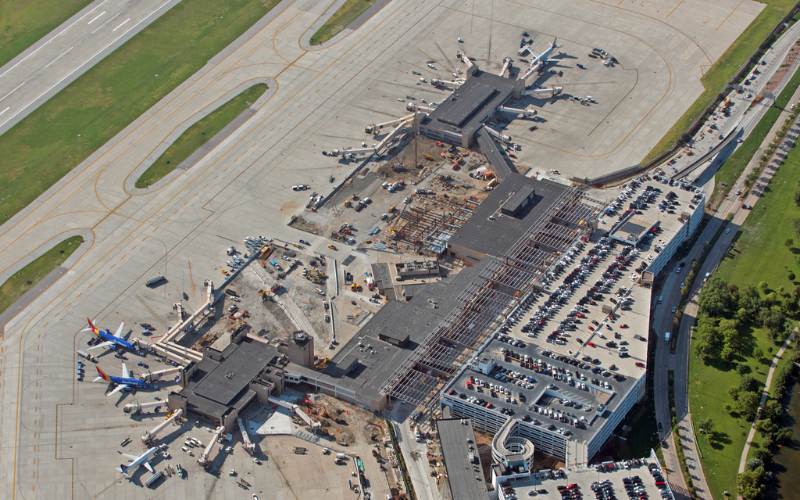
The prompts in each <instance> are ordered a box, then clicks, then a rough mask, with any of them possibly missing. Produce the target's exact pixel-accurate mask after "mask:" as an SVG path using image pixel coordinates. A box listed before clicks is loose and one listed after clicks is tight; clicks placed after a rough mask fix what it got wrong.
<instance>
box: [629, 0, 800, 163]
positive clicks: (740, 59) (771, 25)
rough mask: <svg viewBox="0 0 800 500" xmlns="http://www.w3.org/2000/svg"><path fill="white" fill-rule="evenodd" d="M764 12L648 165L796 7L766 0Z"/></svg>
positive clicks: (791, 0)
mask: <svg viewBox="0 0 800 500" xmlns="http://www.w3.org/2000/svg"><path fill="white" fill-rule="evenodd" d="M762 3H764V4H766V5H765V7H764V10H762V11H761V13H760V14H759V15H758V17H756V18H755V19H754V20H753V22H752V23H750V26H748V27H747V29H746V30H745V31H744V33H742V34H741V35H740V36H739V38H737V39H736V41H735V42H733V44H732V45H731V46H730V47H729V48H728V50H726V51H725V53H723V54H722V56H720V58H719V59H718V60H717V62H715V63H714V64H713V65H711V67H710V68H709V69H708V71H706V72H705V74H704V75H703V77H702V79H701V81H702V83H703V87H704V89H705V90H704V91H703V93H702V94H700V97H698V98H697V99H696V100H695V101H694V103H692V105H691V106H690V107H689V109H688V110H686V112H685V113H684V114H683V116H681V117H680V118H679V119H678V121H677V122H675V124H674V125H673V126H672V128H670V129H669V131H668V132H667V133H666V135H664V137H662V138H661V140H660V141H659V142H658V144H656V145H655V147H653V149H651V150H650V152H649V153H648V154H647V156H645V158H644V159H643V160H642V164H646V163H647V162H649V161H652V160H654V159H656V158H658V157H659V156H660V155H661V154H663V153H665V152H666V151H668V150H669V149H670V148H671V147H672V146H673V145H674V144H675V143H677V142H678V140H679V139H680V138H681V136H682V135H683V134H685V133H686V131H687V130H688V129H689V127H690V126H691V125H692V124H693V123H694V122H695V121H696V120H697V119H698V118H699V117H700V116H702V114H703V113H704V112H705V110H706V109H707V108H708V107H709V106H710V105H711V104H712V103H713V102H714V100H715V99H716V98H717V96H719V94H720V93H721V92H723V91H724V90H725V88H726V87H727V85H728V83H729V82H730V81H731V79H732V78H733V77H734V76H735V75H736V73H737V72H739V70H740V69H742V67H743V66H744V65H745V63H746V62H747V61H748V59H750V58H751V57H752V56H753V54H755V53H756V51H757V50H758V48H759V46H760V45H761V44H762V43H764V41H765V40H766V39H767V36H768V35H769V34H770V33H771V32H772V30H774V29H775V27H776V26H777V25H778V23H779V22H780V21H781V19H783V18H784V17H786V16H787V15H788V14H789V13H790V12H791V11H792V9H793V8H794V7H795V5H796V4H797V1H796V0H763V1H762Z"/></svg>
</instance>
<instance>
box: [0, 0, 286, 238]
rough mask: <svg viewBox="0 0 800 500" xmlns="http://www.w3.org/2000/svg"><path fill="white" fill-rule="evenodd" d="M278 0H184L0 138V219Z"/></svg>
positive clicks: (136, 113)
mask: <svg viewBox="0 0 800 500" xmlns="http://www.w3.org/2000/svg"><path fill="white" fill-rule="evenodd" d="M277 3H278V0H228V1H225V2H219V1H216V0H183V1H182V2H181V3H179V4H178V5H176V6H175V7H173V8H172V9H171V10H170V11H169V12H167V13H165V14H164V15H163V16H162V17H161V18H159V19H158V20H156V21H155V22H154V23H153V24H151V25H150V26H148V27H147V28H145V29H144V30H143V31H142V32H141V33H139V34H138V35H136V36H135V37H134V38H132V39H131V40H129V41H128V42H127V43H125V44H124V45H123V46H122V47H120V48H119V49H117V50H116V51H114V52H113V53H112V54H110V55H109V56H108V57H106V58H105V59H103V60H102V61H100V62H99V63H98V64H97V65H95V66H94V67H93V68H92V69H90V70H89V71H88V72H86V73H85V74H84V75H82V76H81V77H80V78H78V79H77V80H76V81H74V82H73V83H72V84H71V85H69V86H68V87H67V88H65V89H64V90H62V91H61V92H60V93H58V94H57V95H55V96H54V97H53V98H52V99H50V100H49V101H47V102H46V103H44V104H43V105H42V106H41V107H39V108H38V109H37V110H36V111H34V112H33V113H31V114H30V115H28V117H26V118H25V119H24V120H23V121H21V122H20V123H18V124H17V125H16V126H15V127H14V128H12V129H11V130H9V131H8V132H6V133H5V134H3V135H2V136H0V224H2V223H3V222H5V221H6V220H8V219H9V218H10V217H11V216H13V215H14V214H15V213H16V212H18V211H19V210H21V209H22V208H24V207H25V206H26V205H28V204H29V203H31V202H32V201H33V200H34V199H36V197H37V196H39V195H40V194H42V193H43V192H44V191H45V190H46V189H47V188H49V187H50V186H51V185H53V184H54V183H55V182H56V181H58V180H59V179H60V178H61V177H63V176H64V175H65V174H66V173H67V172H69V171H70V170H71V169H72V168H74V167H75V166H76V165H78V164H79V163H80V162H81V161H83V160H84V159H85V158H86V157H87V156H89V155H90V154H91V153H92V152H94V151H95V150H96V149H97V148H99V147H100V146H102V145H103V144H104V143H105V142H106V141H108V140H109V139H111V138H112V137H113V136H114V135H115V134H117V133H118V132H119V131H120V130H122V129H123V128H125V127H126V126H127V125H128V124H130V123H131V122H132V121H133V120H135V119H136V118H137V117H138V116H139V115H141V114H142V113H144V112H145V111H146V110H147V109H149V108H150V107H151V106H153V105H154V104H155V103H156V102H158V101H159V100H160V99H161V98H162V97H164V96H165V95H167V94H168V93H169V92H170V91H171V90H172V89H174V88H175V87H177V86H178V85H179V84H180V83H181V82H183V81H184V80H186V79H187V78H189V77H190V76H191V75H192V74H193V73H195V72H196V71H197V70H199V69H200V68H201V67H202V66H203V65H204V64H205V63H206V62H207V61H208V60H209V59H210V58H211V57H213V56H214V55H215V54H217V53H218V52H219V51H220V50H221V49H222V48H224V47H225V46H227V45H228V44H230V43H231V42H232V41H233V40H234V39H236V37H237V36H239V35H240V34H242V33H243V32H244V31H246V30H247V29H248V28H249V27H251V26H252V25H253V24H254V23H255V22H256V21H257V20H258V19H260V18H261V17H262V16H264V14H266V13H267V12H268V11H269V10H270V9H271V8H272V7H274V6H275V5H276V4H277Z"/></svg>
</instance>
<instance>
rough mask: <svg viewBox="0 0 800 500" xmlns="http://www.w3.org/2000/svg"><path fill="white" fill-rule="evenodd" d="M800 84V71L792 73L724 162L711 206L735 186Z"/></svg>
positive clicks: (718, 173)
mask: <svg viewBox="0 0 800 500" xmlns="http://www.w3.org/2000/svg"><path fill="white" fill-rule="evenodd" d="M798 85H800V71H796V72H795V73H794V75H792V78H791V79H790V80H789V83H787V84H786V88H785V89H783V92H781V93H780V95H778V97H777V98H776V99H775V103H774V104H773V105H772V107H771V108H770V109H769V110H767V112H766V113H764V116H763V117H762V118H761V121H759V122H758V125H756V126H755V128H754V129H753V131H752V132H751V133H750V135H749V136H747V139H746V140H745V141H744V142H743V143H742V144H741V145H740V146H739V147H738V148H737V149H736V151H734V153H733V154H732V155H731V157H730V158H728V159H727V161H725V163H723V164H722V166H721V167H720V169H719V171H718V172H717V174H716V178H715V183H714V192H713V193H712V195H711V199H710V200H709V205H710V206H715V204H716V203H717V202H719V201H720V200H721V199H722V198H723V197H724V196H725V194H726V193H727V192H728V189H729V188H730V186H733V184H734V183H735V182H736V179H738V178H739V176H740V175H741V174H742V171H744V169H745V167H747V164H748V163H750V160H751V159H752V158H753V155H755V154H756V152H757V151H758V148H759V147H760V146H761V143H762V142H764V138H765V137H766V136H767V134H768V133H769V131H770V129H771V128H772V126H773V125H775V122H776V121H777V120H778V117H779V116H780V114H781V111H782V110H783V108H785V107H786V105H787V104H788V103H789V99H791V98H792V95H794V92H795V91H796V90H797V87H798Z"/></svg>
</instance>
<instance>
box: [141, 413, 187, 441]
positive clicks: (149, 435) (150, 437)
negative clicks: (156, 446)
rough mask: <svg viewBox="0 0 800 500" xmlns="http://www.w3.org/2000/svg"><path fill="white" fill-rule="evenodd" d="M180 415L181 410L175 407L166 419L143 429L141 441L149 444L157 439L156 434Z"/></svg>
mask: <svg viewBox="0 0 800 500" xmlns="http://www.w3.org/2000/svg"><path fill="white" fill-rule="evenodd" d="M165 404H166V403H165ZM181 415H183V410H181V409H177V410H175V411H174V412H173V413H172V415H170V416H169V417H168V418H167V419H166V420H164V421H163V422H161V423H160V424H158V425H157V426H155V427H153V428H152V429H150V430H149V431H144V434H142V442H143V443H145V444H150V443H152V442H153V441H155V440H156V439H158V434H159V433H160V432H161V431H163V430H164V428H165V427H166V426H168V425H169V424H171V423H173V422H175V421H176V420H178V418H180V416H181Z"/></svg>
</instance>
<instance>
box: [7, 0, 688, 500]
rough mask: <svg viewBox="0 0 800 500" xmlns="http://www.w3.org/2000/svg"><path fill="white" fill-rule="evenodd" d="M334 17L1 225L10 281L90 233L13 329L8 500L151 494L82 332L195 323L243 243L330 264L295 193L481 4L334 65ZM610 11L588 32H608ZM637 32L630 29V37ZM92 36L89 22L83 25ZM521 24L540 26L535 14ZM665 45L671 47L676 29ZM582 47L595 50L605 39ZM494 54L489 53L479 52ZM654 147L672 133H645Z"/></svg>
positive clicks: (91, 163) (239, 44) (307, 22)
mask: <svg viewBox="0 0 800 500" xmlns="http://www.w3.org/2000/svg"><path fill="white" fill-rule="evenodd" d="M331 3H332V2H331V1H325V2H321V1H318V0H296V1H291V0H284V1H283V2H281V3H280V4H279V5H278V6H277V7H276V8H275V9H273V10H272V11H271V12H270V13H269V14H268V15H267V16H266V17H265V18H264V19H262V20H261V21H260V22H259V23H258V24H257V25H256V26H255V27H254V28H253V29H251V30H249V31H248V32H247V33H245V35H243V36H242V37H240V39H238V40H237V41H235V42H234V43H233V44H232V45H231V46H230V47H228V48H226V49H225V50H224V51H223V52H222V53H221V54H219V55H218V56H217V57H215V58H213V59H212V60H211V61H210V63H209V64H207V65H206V66H204V67H203V68H202V69H201V70H200V71H199V72H198V73H197V74H195V75H193V76H192V77H191V78H189V79H188V80H187V81H186V82H184V83H183V84H181V85H180V86H179V87H178V88H177V89H175V90H174V91H173V92H171V93H170V94H169V95H167V96H166V97H165V98H164V99H162V100H161V101H160V102H159V103H158V104H156V105H155V106H154V107H153V108H152V109H150V110H149V111H148V112H146V113H145V114H144V115H143V116H141V117H140V118H139V119H137V120H136V121H135V122H134V123H132V124H131V125H130V126H128V127H127V128H126V129H125V130H123V131H122V132H121V133H120V134H118V135H117V136H116V137H115V138H114V139H112V140H111V141H109V142H108V143H107V144H106V145H104V146H103V147H102V148H100V149H99V150H98V151H97V152H96V153H95V154H93V155H92V156H90V157H89V158H88V159H87V160H85V161H84V162H83V163H82V164H80V165H79V166H78V167H76V168H75V169H74V170H73V171H72V172H71V173H70V174H68V175H67V176H66V177H65V178H63V179H62V180H61V181H59V182H58V183H57V184H56V185H55V186H53V187H52V188H51V189H50V190H48V191H47V192H46V193H45V194H44V195H43V196H41V197H40V199H39V200H37V202H36V203H35V204H33V205H32V206H30V207H28V208H27V209H26V210H24V211H22V212H21V213H19V214H18V215H17V216H15V217H14V218H12V219H11V220H10V221H8V222H7V223H6V224H4V225H3V226H2V230H0V273H2V272H5V271H6V270H8V269H11V268H13V267H15V266H17V265H18V264H19V262H20V261H21V260H23V259H24V258H25V256H26V255H27V254H28V253H29V252H31V251H32V250H34V249H37V248H39V247H41V246H42V245H44V244H45V243H46V242H48V241H51V240H52V239H53V238H54V237H56V236H59V235H66V234H71V233H72V232H74V231H78V230H83V231H89V232H91V234H92V235H93V239H91V243H90V244H89V246H88V248H87V249H86V250H85V251H84V253H82V255H81V257H80V258H79V259H77V261H76V262H74V264H72V265H71V267H70V269H69V271H67V273H66V274H65V275H64V276H63V277H62V278H61V279H59V280H58V281H57V282H55V283H54V284H53V285H51V286H50V287H49V288H48V289H47V290H46V291H45V292H44V293H43V294H42V295H41V296H40V297H39V298H38V299H36V300H34V301H33V302H32V303H31V304H30V306H29V307H28V308H27V309H26V310H25V311H24V312H23V313H22V314H20V315H19V316H17V317H16V318H14V319H13V320H11V321H10V322H9V323H8V325H7V327H6V331H5V335H4V337H3V338H2V344H0V442H2V443H3V446H1V447H0V496H2V498H11V499H14V498H95V497H101V498H111V497H113V498H115V499H126V498H144V497H147V496H148V490H145V489H144V488H137V487H133V486H131V485H129V484H127V483H125V484H123V483H121V482H118V481H116V480H115V476H114V474H113V468H112V467H111V466H110V465H109V464H116V463H117V460H118V455H117V453H116V451H117V450H116V448H117V444H118V443H119V441H121V440H122V437H124V436H125V435H126V434H128V433H140V432H141V430H142V429H144V428H145V426H147V424H148V423H147V422H144V423H138V422H135V421H132V420H130V419H129V418H128V417H126V416H124V415H122V414H121V411H120V410H119V409H118V408H114V407H113V405H112V404H110V403H109V402H108V400H106V398H105V397H104V396H103V394H102V388H101V387H99V386H97V385H92V384H86V383H82V384H79V383H77V382H76V381H75V380H74V376H73V368H72V367H73V365H74V356H75V355H74V351H75V349H76V348H77V346H78V345H80V344H82V343H83V342H84V339H83V338H82V337H79V330H80V328H82V325H83V322H84V321H85V320H84V318H85V317H87V316H88V317H92V318H97V319H98V320H100V321H102V322H105V323H116V322H117V321H118V320H124V321H126V323H128V324H134V323H136V322H139V321H147V322H150V323H152V324H153V325H155V326H156V327H157V328H159V329H163V328H165V327H166V326H167V325H171V324H172V323H174V321H175V318H174V315H173V313H172V304H173V303H174V302H176V301H178V300H182V299H181V296H182V294H184V293H186V294H187V295H188V297H189V299H188V300H183V302H184V304H185V305H186V307H187V308H189V309H193V308H195V307H197V306H198V305H199V304H200V303H201V302H202V300H203V298H202V297H201V295H202V281H203V280H204V279H211V280H214V281H215V282H219V281H221V278H222V275H221V274H220V269H221V268H222V267H223V266H224V262H225V260H226V257H225V249H226V248H227V247H228V246H230V244H231V241H234V242H237V241H241V240H242V238H244V237H245V236H246V235H251V234H265V235H269V236H272V237H275V238H281V239H284V240H288V241H297V240H298V239H299V238H304V239H308V240H309V241H310V242H311V244H312V247H313V248H314V249H315V250H317V251H319V252H321V253H324V252H328V251H327V250H326V246H327V243H326V242H325V241H324V240H322V239H321V238H314V237H312V236H309V234H307V233H301V232H299V231H297V230H295V229H292V228H290V227H288V226H287V222H288V220H289V218H290V217H291V216H292V215H295V214H296V213H299V212H300V211H301V209H302V207H303V206H304V205H305V203H306V201H307V199H308V193H302V192H300V193H298V192H294V191H292V190H291V186H292V185H293V184H309V185H310V186H311V187H312V190H316V191H319V192H321V193H325V192H327V190H330V189H332V188H333V184H332V183H329V178H330V177H331V176H333V177H335V178H336V179H337V180H340V179H343V178H344V177H345V176H346V175H348V174H350V173H352V169H353V166H352V165H349V166H348V165H341V164H339V163H337V162H336V161H334V160H331V159H330V158H326V157H323V156H322V155H321V154H320V151H321V150H322V149H332V148H333V147H340V146H342V145H343V144H340V143H335V142H333V141H335V140H338V139H332V138H330V134H331V132H335V133H336V134H337V135H338V136H340V137H353V141H354V142H360V141H361V140H364V132H363V129H364V124H365V123H369V122H370V120H372V119H373V118H374V116H375V114H376V113H379V112H387V113H391V114H396V115H399V114H400V113H401V112H402V111H403V106H404V103H402V102H397V98H398V97H402V95H405V94H406V93H408V92H409V90H408V89H406V88H403V89H402V90H398V88H397V85H396V84H382V83H381V82H382V81H384V80H385V81H389V82H406V83H408V84H409V85H411V86H412V89H415V88H419V92H423V89H422V88H421V87H417V86H415V82H416V80H417V78H416V77H414V76H411V69H421V70H423V69H424V68H425V59H424V56H423V54H422V53H421V51H420V50H419V46H420V45H433V44H434V43H435V42H436V40H437V38H436V37H438V43H440V44H442V45H443V46H445V47H446V48H447V50H453V48H454V44H456V43H457V42H456V41H455V34H454V33H453V32H451V31H447V30H442V29H441V27H442V26H456V28H455V29H460V27H461V26H470V25H471V23H472V21H471V18H470V16H469V15H465V14H463V13H462V12H461V10H463V9H464V8H465V4H469V5H471V2H464V1H463V0H440V1H430V0H405V1H392V2H389V3H388V4H387V5H386V6H385V7H383V8H382V9H381V10H380V11H379V12H377V13H376V14H375V15H374V16H373V17H372V18H371V19H369V20H368V21H367V22H365V23H364V24H363V25H362V26H361V27H359V29H357V30H355V31H352V32H350V33H346V34H345V35H343V36H341V37H338V38H337V39H336V40H335V41H334V43H331V44H330V45H328V46H326V47H325V48H324V49H309V48H308V45H307V44H306V42H307V40H308V37H309V36H310V35H311V34H312V32H313V31H312V30H311V27H312V26H313V25H315V24H316V23H319V22H320V17H321V16H322V15H323V14H324V13H325V12H327V11H328V10H329V9H328V7H329V6H330V5H331ZM565 3H566V2H565ZM569 3H570V4H571V5H572V7H571V10H576V11H579V9H577V8H576V7H574V5H577V4H578V3H577V2H569ZM478 4H480V2H478ZM573 4H574V5H573ZM157 5H158V4H157V3H154V4H153V8H155V7H157ZM102 8H104V7H101V10H102ZM467 8H468V7H467ZM597 9H599V8H597ZM597 9H595V10H592V11H591V12H587V13H586V14H584V16H585V17H592V16H596V12H597ZM99 13H100V11H99V10H98V11H96V14H95V15H97V14H99ZM330 13H332V12H329V14H330ZM612 14H613V15H615V16H617V14H616V13H612ZM575 15H581V14H580V12H578V13H577V14H575ZM101 19H102V18H101ZM634 19H637V18H636V17H635V16H629V17H627V18H626V20H627V21H628V22H634V21H633V20H634ZM89 20H91V16H89V17H87V18H86V19H85V21H83V22H85V23H88V21H89ZM97 22H100V20H99V19H98V20H97V21H96V22H95V23H93V25H92V26H94V25H95V24H96V23H97ZM120 22H121V21H120ZM132 22H133V21H131V23H132ZM519 22H520V23H528V22H529V23H530V24H534V23H536V22H538V21H537V17H536V12H535V11H533V12H531V13H530V18H529V19H524V20H520V21H519ZM615 22H616V21H615ZM619 22H622V21H619ZM448 23H450V24H448ZM457 23H462V24H457ZM111 24H114V23H110V24H109V26H110V25H111ZM129 24H130V23H129ZM126 26H127V25H126ZM474 26H475V31H476V33H475V34H474V35H473V38H472V39H474V40H480V41H481V43H486V40H493V41H492V42H491V43H492V44H493V47H494V49H492V50H494V51H495V52H496V51H497V50H500V49H499V47H501V46H502V47H506V46H508V48H509V50H513V49H514V45H513V44H514V43H515V42H514V38H515V37H517V36H518V34H517V33H516V28H514V30H515V31H514V33H511V32H510V31H509V32H508V33H505V34H503V35H500V34H498V33H495V36H494V38H491V37H489V36H484V35H486V33H481V34H480V35H479V34H478V33H477V31H478V30H479V29H480V26H481V24H480V22H478V21H475V23H474ZM112 28H113V26H112ZM551 29H556V28H551ZM663 30H664V31H661V32H659V33H660V34H661V35H663V33H664V32H666V31H667V29H666V28H664V29H663ZM118 31H119V30H118ZM579 35H580V34H579V33H574V34H573V35H572V36H573V37H575V38H578V37H579ZM642 36H644V35H642ZM468 39H469V38H468ZM508 42H511V45H510V46H509V43H508ZM54 43H55V42H54ZM501 43H502V45H501ZM581 43H584V44H591V40H590V39H586V40H583V41H582V42H581ZM476 45H477V43H476ZM428 49H430V47H427V46H426V49H425V50H426V52H428V53H434V50H428ZM480 50H482V49H478V48H475V52H476V53H480ZM504 50H505V49H504ZM70 54H71V52H70ZM70 54H67V55H66V56H64V57H63V58H62V61H59V62H57V63H56V64H53V65H52V66H51V68H55V67H56V66H59V64H60V63H61V62H63V61H65V60H66V59H67V58H68V57H69V56H70ZM55 55H58V53H56V54H55ZM0 81H1V80H0ZM256 81H269V82H270V90H269V92H268V95H269V97H268V98H266V99H263V100H262V101H261V102H260V103H259V104H258V106H255V108H256V109H254V111H255V113H254V114H253V115H252V116H251V117H250V118H249V119H248V120H247V121H245V122H244V123H243V124H242V125H241V126H240V127H239V128H238V129H237V130H235V131H233V132H232V133H231V134H230V135H229V136H228V137H227V138H225V139H224V140H223V141H222V142H221V143H220V144H219V145H218V146H217V147H216V148H214V149H213V150H212V151H211V152H209V153H208V154H207V155H206V156H205V157H203V158H202V159H201V160H200V161H199V162H198V163H197V164H196V165H194V166H193V167H192V168H191V169H188V170H186V171H183V172H180V173H179V174H177V175H174V176H172V177H171V178H170V181H169V182H164V183H161V184H158V185H157V186H155V187H154V188H152V189H150V190H144V191H142V190H135V189H130V187H129V186H130V185H131V184H132V183H131V182H130V180H131V178H132V176H134V175H135V174H134V173H135V172H137V171H140V170H141V168H142V165H143V163H144V162H146V161H147V159H148V158H152V155H153V153H154V151H157V150H158V148H160V147H163V145H164V141H165V140H166V139H167V138H169V137H174V136H175V135H176V131H178V130H180V129H182V128H185V127H187V126H188V125H189V124H191V123H193V122H194V121H196V120H197V119H198V118H199V117H200V116H203V114H204V113H205V112H207V111H208V109H210V108H214V107H215V106H217V105H218V104H220V103H221V102H224V100H225V99H226V98H228V97H229V96H231V95H233V94H234V93H235V92H236V91H237V89H242V88H243V87H246V86H247V85H249V84H251V83H252V82H256ZM12 88H13V86H12ZM425 91H427V90H425ZM400 92H402V94H400ZM0 95H2V94H0ZM679 97H680V98H679V99H678V100H677V104H676V102H672V101H668V104H669V106H670V108H669V109H672V108H671V107H672V106H676V105H678V106H679V105H680V104H681V103H682V102H683V101H684V100H685V99H686V95H681V96H679ZM0 109H2V108H0ZM370 110H374V111H370ZM0 119H3V118H0ZM648 133H649V134H653V133H657V131H656V132H653V131H652V130H650V129H648ZM568 140H571V139H569V138H568ZM598 140H605V139H602V138H601V139H598ZM626 154H627V153H626ZM612 160H613V158H612ZM134 180H135V179H134ZM328 253H329V252H328ZM155 274H164V275H166V276H167V277H168V278H169V283H168V284H167V285H165V286H163V287H161V288H159V289H157V290H149V289H147V288H145V287H144V281H145V280H146V279H147V278H149V277H150V276H152V275H155ZM269 487H271V488H278V489H279V488H281V487H282V486H280V485H276V484H270V485H269ZM157 494H158V495H159V496H164V497H175V498H184V497H185V498H198V497H201V496H202V497H207V496H209V495H212V494H213V495H214V496H215V498H234V497H237V498H238V497H241V495H242V494H243V492H242V491H240V490H239V489H238V487H236V486H235V484H234V483H232V482H230V481H222V480H219V481H216V480H214V479H213V478H211V477H202V478H194V479H192V480H188V481H177V480H172V479H171V480H169V481H166V482H165V484H164V485H163V486H162V487H160V489H159V490H158V491H157ZM273 497H274V498H293V497H292V495H291V494H289V493H287V492H285V491H284V490H280V489H279V490H278V491H276V492H275V494H274V495H273V494H272V493H271V494H270V498H273Z"/></svg>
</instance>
